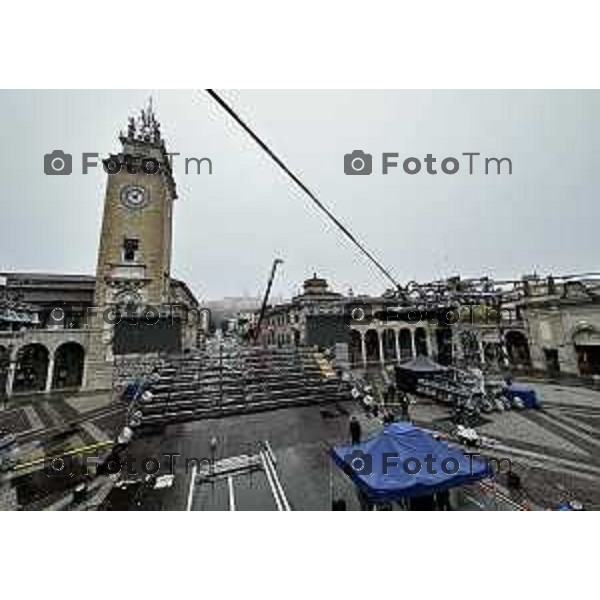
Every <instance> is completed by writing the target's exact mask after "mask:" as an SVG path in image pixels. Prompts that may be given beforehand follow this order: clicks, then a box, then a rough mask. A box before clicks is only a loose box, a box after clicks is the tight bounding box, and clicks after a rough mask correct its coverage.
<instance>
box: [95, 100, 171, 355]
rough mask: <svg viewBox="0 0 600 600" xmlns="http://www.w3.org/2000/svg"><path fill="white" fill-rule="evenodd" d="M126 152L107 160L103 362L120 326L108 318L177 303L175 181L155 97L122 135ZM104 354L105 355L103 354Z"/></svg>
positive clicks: (98, 300) (99, 281)
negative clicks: (174, 297)
mask: <svg viewBox="0 0 600 600" xmlns="http://www.w3.org/2000/svg"><path fill="white" fill-rule="evenodd" d="M119 140H120V142H121V145H122V152H120V153H119V154H117V155H111V156H109V157H108V158H107V159H105V160H104V161H103V163H104V170H105V171H106V173H107V174H108V177H107V184H106V195H105V199H104V213H103V218H102V230H101V234H100V245H99V250H98V263H97V270H96V288H95V306H96V307H97V308H96V311H97V316H96V317H95V318H94V325H93V328H94V329H95V330H96V332H98V335H99V334H100V330H101V331H102V335H101V340H99V339H98V340H97V343H94V344H93V346H94V350H95V352H94V353H95V354H96V359H97V360H102V359H104V360H111V358H112V340H113V337H114V326H113V325H114V324H112V323H111V322H108V323H107V321H110V320H111V319H110V318H108V319H107V317H106V315H107V310H108V309H112V308H116V309H118V310H119V311H120V312H121V314H130V312H131V311H132V310H134V311H137V312H138V313H139V312H140V311H144V310H145V309H146V308H147V307H152V309H153V311H154V312H156V311H159V312H160V314H162V315H164V314H165V312H168V308H165V305H169V304H171V301H172V299H171V246H172V221H173V202H174V200H175V198H176V197H177V195H176V190H175V182H174V179H173V174H172V170H171V164H170V161H169V156H168V154H167V151H166V147H165V143H164V141H163V139H162V136H161V131H160V124H159V122H158V121H157V120H156V117H155V115H154V111H153V109H152V101H151V100H150V102H149V104H148V107H147V108H146V109H144V110H142V111H141V113H140V115H139V117H138V118H130V120H129V125H128V128H127V133H126V134H123V133H121V135H120V136H119ZM100 355H103V356H100Z"/></svg>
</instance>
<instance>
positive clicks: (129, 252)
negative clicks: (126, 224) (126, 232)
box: [123, 238, 140, 261]
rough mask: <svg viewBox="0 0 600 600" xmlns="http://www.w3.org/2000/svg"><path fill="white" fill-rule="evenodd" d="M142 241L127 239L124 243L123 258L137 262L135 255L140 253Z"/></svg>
mask: <svg viewBox="0 0 600 600" xmlns="http://www.w3.org/2000/svg"><path fill="white" fill-rule="evenodd" d="M139 246H140V241H139V240H137V239H135V238H125V241H124V242H123V258H124V259H125V260H127V261H134V260H135V253H136V252H137V251H138V248H139Z"/></svg>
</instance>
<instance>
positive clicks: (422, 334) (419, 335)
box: [415, 327, 429, 356]
mask: <svg viewBox="0 0 600 600" xmlns="http://www.w3.org/2000/svg"><path fill="white" fill-rule="evenodd" d="M415 349H416V351H417V356H427V355H428V354H429V352H428V348H427V332H426V331H425V329H423V327H417V328H416V329H415Z"/></svg>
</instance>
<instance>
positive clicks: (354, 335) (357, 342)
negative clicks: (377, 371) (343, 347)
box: [349, 329, 363, 367]
mask: <svg viewBox="0 0 600 600" xmlns="http://www.w3.org/2000/svg"><path fill="white" fill-rule="evenodd" d="M349 350H350V352H349V354H350V364H351V365H352V366H353V367H362V365H363V358H362V338H361V335H360V331H356V329H352V330H351V331H350V348H349Z"/></svg>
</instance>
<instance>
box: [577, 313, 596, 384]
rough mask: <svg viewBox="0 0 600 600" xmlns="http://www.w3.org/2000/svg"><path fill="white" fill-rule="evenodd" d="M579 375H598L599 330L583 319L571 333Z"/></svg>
mask: <svg viewBox="0 0 600 600" xmlns="http://www.w3.org/2000/svg"><path fill="white" fill-rule="evenodd" d="M572 339H573V346H574V348H575V354H576V355H577V366H578V368H579V373H580V375H600V330H599V329H598V328H596V327H594V326H593V325H591V324H589V323H587V322H585V321H583V322H580V323H578V324H577V325H576V326H575V328H574V329H573V333H572Z"/></svg>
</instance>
